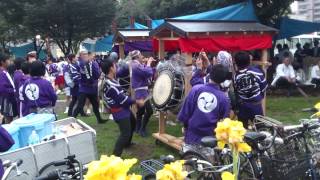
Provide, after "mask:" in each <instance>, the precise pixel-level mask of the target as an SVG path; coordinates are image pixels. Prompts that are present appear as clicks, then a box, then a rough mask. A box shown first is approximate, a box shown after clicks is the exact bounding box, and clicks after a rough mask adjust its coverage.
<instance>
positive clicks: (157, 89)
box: [152, 71, 174, 108]
mask: <svg viewBox="0 0 320 180" xmlns="http://www.w3.org/2000/svg"><path fill="white" fill-rule="evenodd" d="M173 85H174V84H173V74H172V73H171V72H170V71H162V72H161V73H160V75H159V77H158V78H157V80H156V82H155V84H154V87H153V92H152V98H153V103H154V105H155V107H156V108H163V107H164V106H165V105H166V104H167V103H168V101H169V100H170V98H171V96H172V92H173Z"/></svg>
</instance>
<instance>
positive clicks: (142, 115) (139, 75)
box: [130, 50, 154, 137]
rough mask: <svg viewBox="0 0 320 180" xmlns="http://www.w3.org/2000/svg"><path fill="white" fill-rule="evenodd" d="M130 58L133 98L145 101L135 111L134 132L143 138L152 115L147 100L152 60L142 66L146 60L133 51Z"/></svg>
mask: <svg viewBox="0 0 320 180" xmlns="http://www.w3.org/2000/svg"><path fill="white" fill-rule="evenodd" d="M130 56H131V58H132V62H131V68H132V79H131V80H132V83H131V84H132V89H133V90H134V93H135V98H136V99H137V100H145V101H146V102H145V104H144V106H142V107H139V108H138V111H137V125H136V131H137V132H138V133H139V134H140V135H141V136H142V137H145V136H146V135H147V134H146V127H147V124H148V122H149V119H150V117H151V115H152V114H153V110H152V106H151V102H150V100H149V90H148V86H149V79H151V78H152V77H153V69H152V68H151V63H152V62H153V61H154V59H153V58H149V59H148V60H147V64H146V65H145V64H144V60H146V59H145V58H144V57H143V56H142V54H141V52H140V51H138V50H135V51H132V52H131V53H130Z"/></svg>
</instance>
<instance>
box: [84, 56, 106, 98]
mask: <svg viewBox="0 0 320 180" xmlns="http://www.w3.org/2000/svg"><path fill="white" fill-rule="evenodd" d="M79 69H80V75H81V76H80V77H81V78H80V81H79V92H80V93H85V94H97V93H98V79H99V78H100V74H101V72H100V68H99V65H98V63H97V62H95V61H90V62H85V61H83V60H81V59H80V60H79Z"/></svg>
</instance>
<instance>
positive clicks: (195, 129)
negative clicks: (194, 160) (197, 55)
mask: <svg viewBox="0 0 320 180" xmlns="http://www.w3.org/2000/svg"><path fill="white" fill-rule="evenodd" d="M229 113H230V102H229V101H228V99H227V97H226V95H225V94H224V93H223V92H222V91H221V90H220V89H219V86H218V85H215V84H212V83H208V84H203V85H196V86H194V87H192V89H191V91H190V92H189V94H188V96H187V98H186V100H185V102H184V104H183V106H182V108H181V110H180V112H179V115H178V119H179V121H181V122H182V123H183V124H184V127H185V143H187V144H199V143H200V140H201V138H202V137H205V136H213V135H214V129H215V127H216V125H217V122H218V121H219V120H221V119H223V118H226V117H228V116H229Z"/></svg>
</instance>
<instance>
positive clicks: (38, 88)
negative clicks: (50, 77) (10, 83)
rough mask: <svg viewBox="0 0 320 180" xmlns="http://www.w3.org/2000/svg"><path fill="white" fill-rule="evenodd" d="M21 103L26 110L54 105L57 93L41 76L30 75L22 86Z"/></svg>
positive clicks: (24, 110)
mask: <svg viewBox="0 0 320 180" xmlns="http://www.w3.org/2000/svg"><path fill="white" fill-rule="evenodd" d="M22 96H23V103H24V105H25V107H24V108H25V109H23V110H22V111H23V112H28V113H29V110H30V109H33V108H46V107H54V106H55V104H56V101H57V95H56V93H55V91H54V89H53V87H52V85H51V83H50V82H49V81H47V80H45V79H43V78H41V77H31V78H30V79H29V80H27V81H26V82H25V84H24V86H23V88H22Z"/></svg>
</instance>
